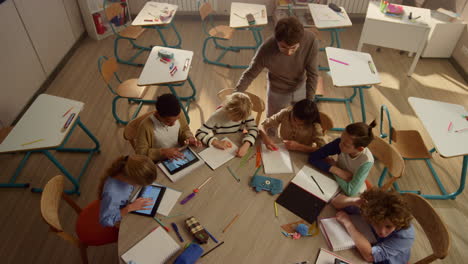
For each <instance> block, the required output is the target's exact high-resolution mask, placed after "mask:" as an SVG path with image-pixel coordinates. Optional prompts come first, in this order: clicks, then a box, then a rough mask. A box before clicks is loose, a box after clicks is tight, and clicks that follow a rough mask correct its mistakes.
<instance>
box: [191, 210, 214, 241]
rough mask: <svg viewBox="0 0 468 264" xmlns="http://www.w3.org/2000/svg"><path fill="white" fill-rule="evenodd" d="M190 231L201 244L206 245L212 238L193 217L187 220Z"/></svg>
mask: <svg viewBox="0 0 468 264" xmlns="http://www.w3.org/2000/svg"><path fill="white" fill-rule="evenodd" d="M185 225H186V226H187V229H188V231H189V232H190V233H191V234H192V235H193V237H195V239H196V240H197V241H198V243H200V244H205V243H207V242H208V239H209V238H210V237H209V235H208V233H207V232H206V230H205V229H204V228H203V227H202V226H201V225H200V223H199V222H198V220H197V219H196V218H195V217H193V216H191V217H189V218H187V219H186V220H185Z"/></svg>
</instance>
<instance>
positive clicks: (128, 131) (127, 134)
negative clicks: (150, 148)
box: [123, 111, 155, 149]
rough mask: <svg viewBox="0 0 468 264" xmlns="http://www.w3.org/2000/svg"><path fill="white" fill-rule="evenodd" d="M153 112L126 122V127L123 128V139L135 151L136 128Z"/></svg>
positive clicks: (152, 112)
mask: <svg viewBox="0 0 468 264" xmlns="http://www.w3.org/2000/svg"><path fill="white" fill-rule="evenodd" d="M154 112H155V111H151V112H148V113H145V114H144V115H142V116H140V117H138V118H135V119H133V120H132V121H130V122H128V124H127V126H125V129H124V133H123V136H124V139H125V140H127V141H129V142H130V144H131V145H132V147H133V149H135V143H136V142H135V138H136V136H137V132H138V127H139V126H140V124H141V121H143V119H145V118H147V117H148V116H149V115H152V114H154Z"/></svg>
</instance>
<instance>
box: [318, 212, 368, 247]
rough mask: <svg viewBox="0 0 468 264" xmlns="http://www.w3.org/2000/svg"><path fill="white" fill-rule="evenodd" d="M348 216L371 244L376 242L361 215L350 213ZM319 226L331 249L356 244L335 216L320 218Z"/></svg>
mask: <svg viewBox="0 0 468 264" xmlns="http://www.w3.org/2000/svg"><path fill="white" fill-rule="evenodd" d="M350 218H351V221H352V222H353V224H354V226H355V227H356V229H357V230H359V232H361V233H362V234H363V235H364V236H365V237H366V238H367V240H368V241H369V242H370V243H371V244H374V243H376V242H377V239H376V237H375V235H374V233H373V232H372V229H371V226H370V225H369V224H368V223H366V221H364V219H363V218H362V216H361V215H350ZM319 227H320V230H321V231H322V234H323V237H324V238H325V240H326V241H327V244H328V246H329V248H330V249H331V250H333V251H340V250H346V249H350V248H353V247H355V246H356V245H355V244H354V241H353V239H352V238H351V236H350V235H349V233H348V231H346V228H345V227H344V226H343V225H342V224H341V223H340V222H338V220H337V219H336V217H330V218H323V219H320V224H319Z"/></svg>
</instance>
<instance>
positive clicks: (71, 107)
mask: <svg viewBox="0 0 468 264" xmlns="http://www.w3.org/2000/svg"><path fill="white" fill-rule="evenodd" d="M72 109H73V106H72V107H70V109H68V111H66V112H65V114H63V116H62V117H65V116H66V115H67V114H68V113H70V111H71V110H72Z"/></svg>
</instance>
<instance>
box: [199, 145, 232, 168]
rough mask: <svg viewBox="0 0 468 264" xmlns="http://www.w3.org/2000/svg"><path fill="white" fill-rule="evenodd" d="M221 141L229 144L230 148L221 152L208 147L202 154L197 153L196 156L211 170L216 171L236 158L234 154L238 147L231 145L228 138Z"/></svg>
mask: <svg viewBox="0 0 468 264" xmlns="http://www.w3.org/2000/svg"><path fill="white" fill-rule="evenodd" d="M222 140H227V141H229V142H231V144H232V147H231V148H228V149H225V150H221V149H218V148H215V147H209V148H207V149H205V150H203V151H202V152H200V153H198V155H199V156H200V157H201V158H202V159H203V160H204V161H205V162H206V164H207V165H208V166H209V167H210V168H211V169H212V170H216V169H217V168H218V167H220V166H221V165H223V164H224V163H226V162H228V161H230V160H231V159H233V158H234V157H236V152H237V149H238V148H239V147H238V146H236V145H235V144H234V143H232V141H231V140H230V139H228V138H223V139H222Z"/></svg>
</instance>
